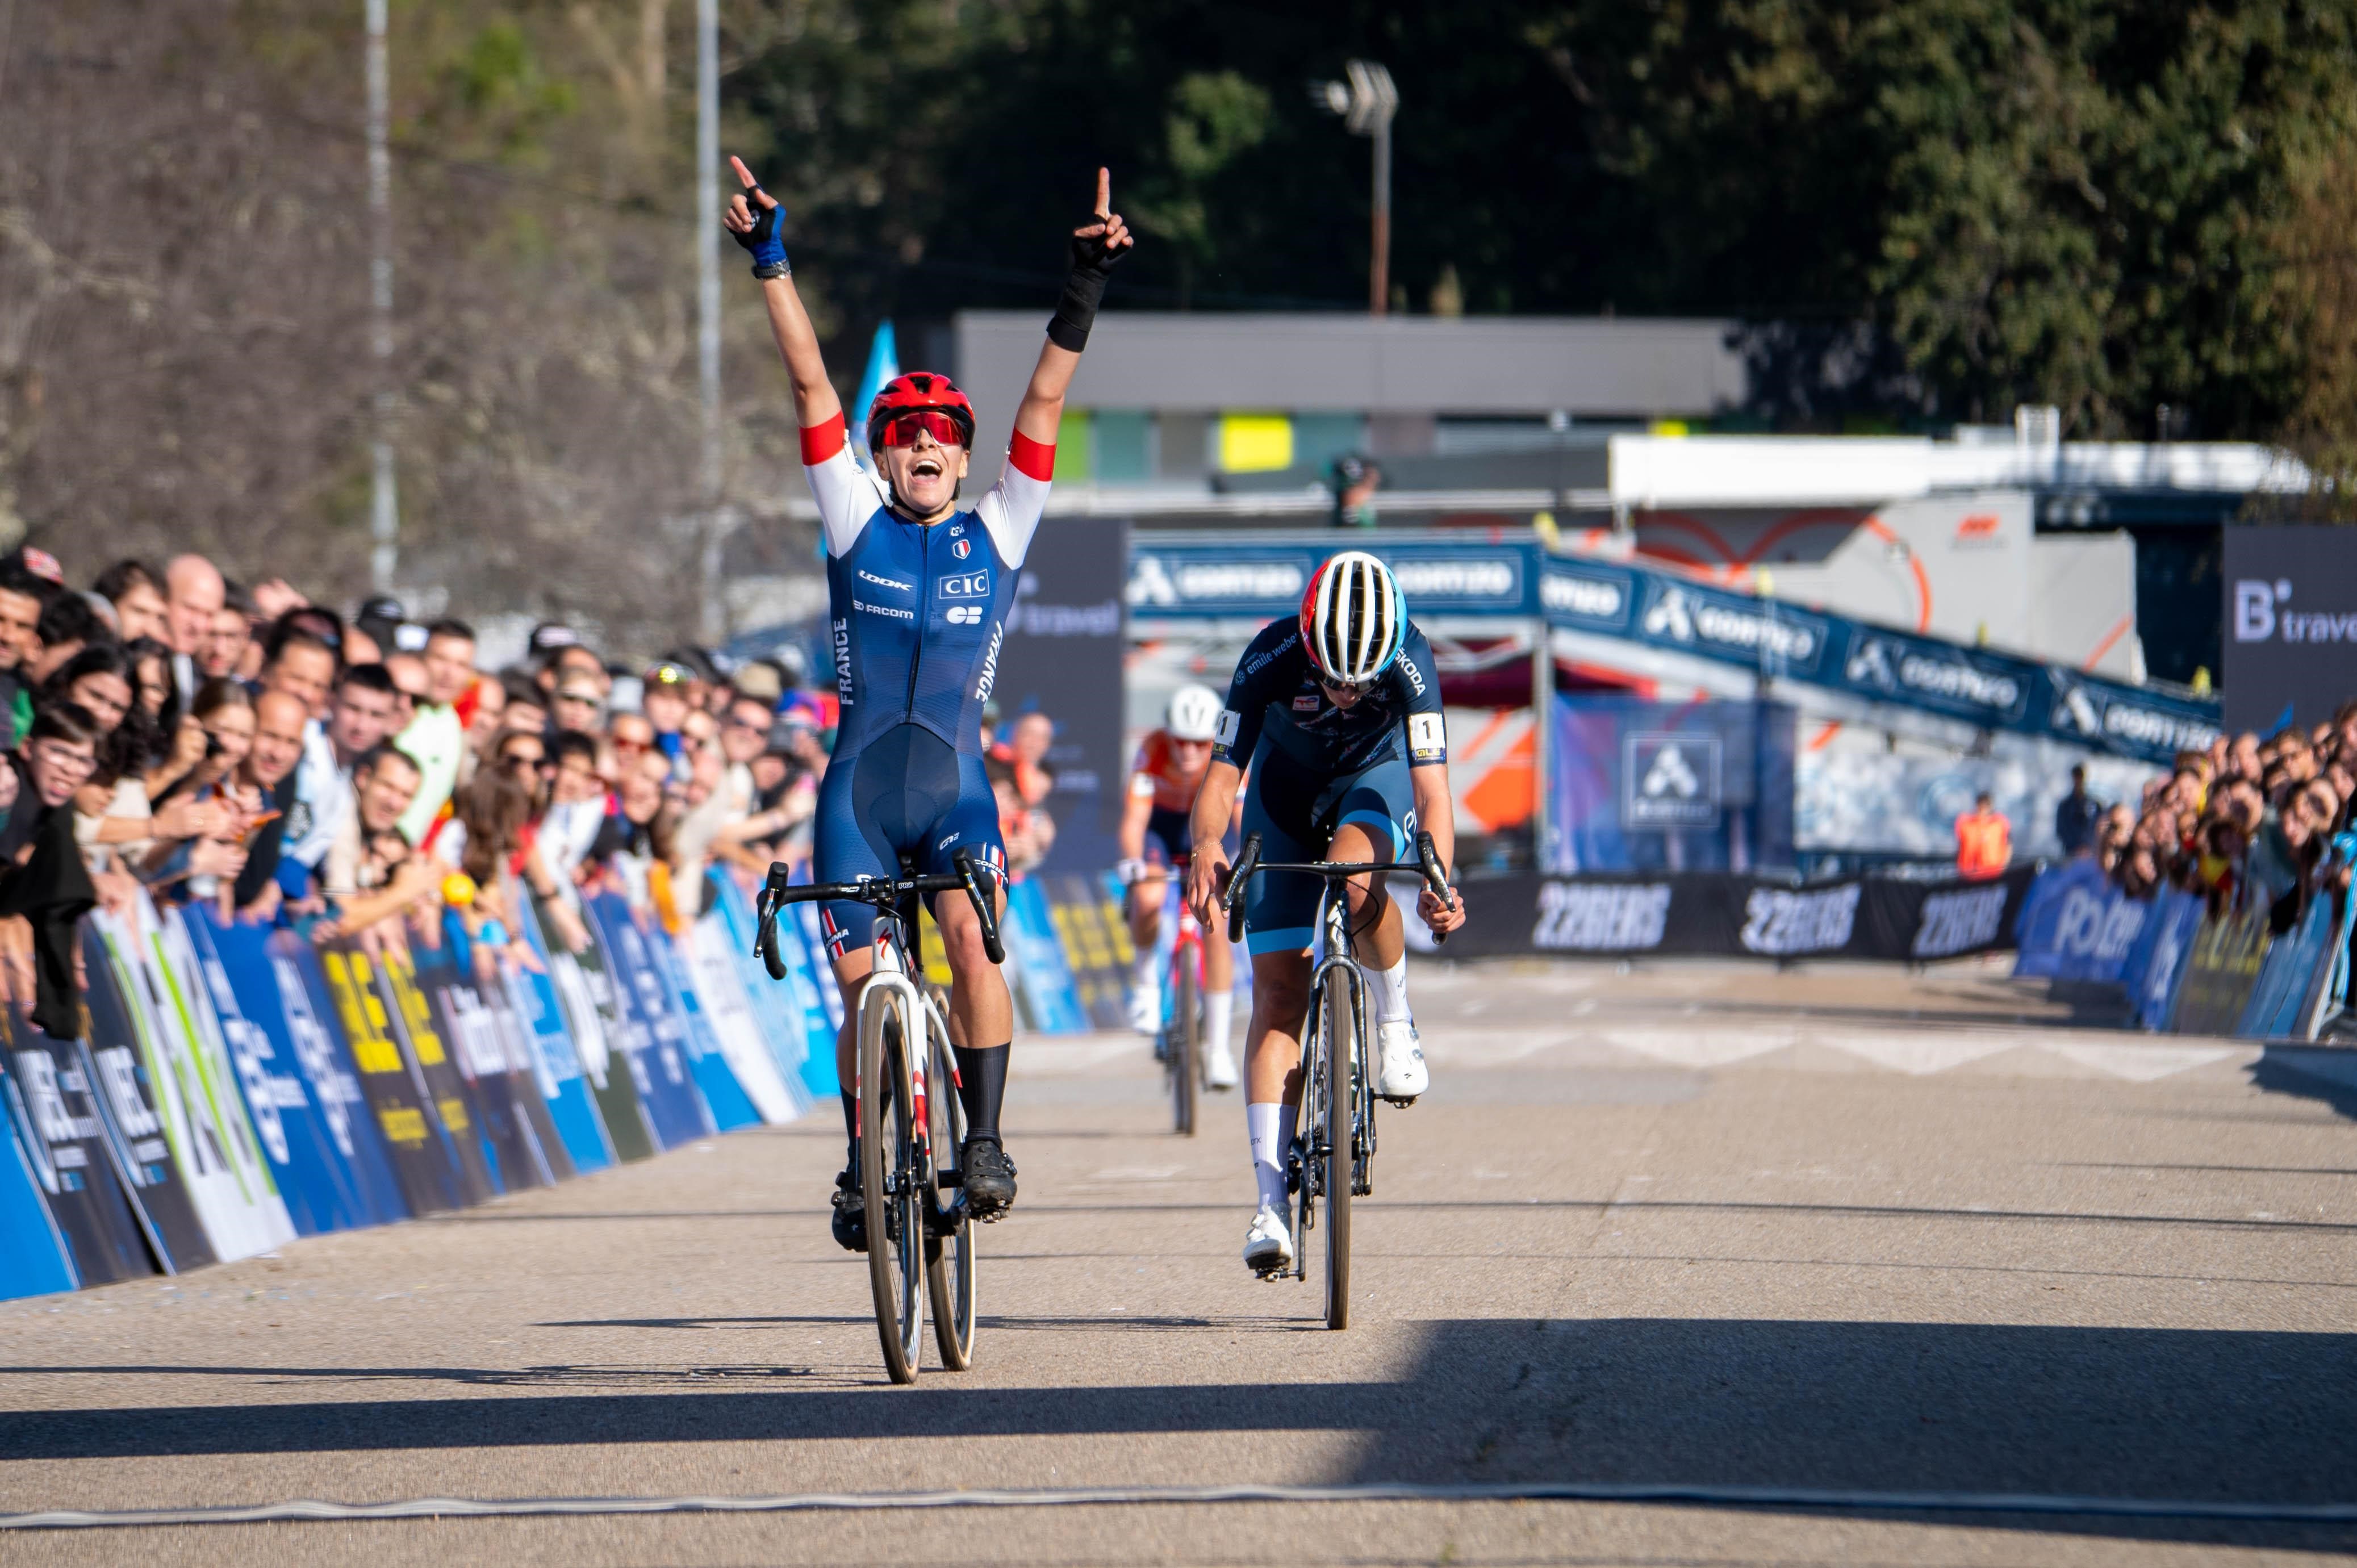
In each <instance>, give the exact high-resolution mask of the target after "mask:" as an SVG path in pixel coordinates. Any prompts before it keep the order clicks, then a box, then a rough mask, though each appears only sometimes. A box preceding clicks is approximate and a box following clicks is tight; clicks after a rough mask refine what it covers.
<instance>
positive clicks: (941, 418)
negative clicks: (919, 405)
mask: <svg viewBox="0 0 2357 1568" xmlns="http://www.w3.org/2000/svg"><path fill="white" fill-rule="evenodd" d="M920 431H921V432H923V433H924V434H925V435H930V436H931V437H932V438H933V439H934V441H935V442H937V443H939V444H940V445H942V446H964V445H965V439H966V437H965V432H964V430H963V429H962V428H960V426H959V424H958V422H957V421H956V420H954V419H952V418H951V417H950V416H949V415H948V414H946V413H937V412H935V411H934V410H932V409H920V410H918V411H917V412H915V413H902V414H896V415H895V416H893V417H892V418H891V419H890V420H888V421H887V422H886V424H885V425H884V440H883V444H884V445H885V446H915V445H916V444H917V435H918V433H919V432H920Z"/></svg>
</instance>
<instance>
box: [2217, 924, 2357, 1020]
mask: <svg viewBox="0 0 2357 1568" xmlns="http://www.w3.org/2000/svg"><path fill="white" fill-rule="evenodd" d="M2339 917H2340V909H2339V907H2338V903H2337V901H2336V900H2334V899H2331V898H2311V899H2310V900H2309V905H2308V908H2307V909H2306V910H2304V911H2302V913H2301V915H2300V918H2299V923H2298V925H2296V926H2294V927H2293V928H2292V929H2290V930H2288V931H2287V932H2286V933H2284V935H2282V936H2281V937H2278V938H2276V940H2274V941H2272V942H2270V943H2268V944H2267V951H2266V958H2264V959H2262V960H2261V961H2260V963H2259V976H2258V980H2257V981H2256V983H2254V984H2253V986H2252V987H2251V999H2250V1001H2249V1002H2248V1003H2246V1004H2244V1007H2243V1015H2242V1017H2241V1018H2240V1019H2239V1020H2237V1021H2236V1023H2235V1025H2234V1033H2236V1034H2237V1035H2241V1036H2244V1037H2245V1038H2248V1039H2255V1040H2312V1039H2314V1038H2315V1037H2316V1031H2317V1026H2318V1025H2319V1023H2320V1022H2321V1021H2322V1019H2321V1014H2322V1004H2323V1002H2324V995H2325V987H2326V985H2327V983H2329V982H2330V978H2331V970H2332V966H2331V956H2332V951H2333V946H2334V939H2335V938H2337V937H2338V936H2340V934H2341V929H2340V924H2339Z"/></svg>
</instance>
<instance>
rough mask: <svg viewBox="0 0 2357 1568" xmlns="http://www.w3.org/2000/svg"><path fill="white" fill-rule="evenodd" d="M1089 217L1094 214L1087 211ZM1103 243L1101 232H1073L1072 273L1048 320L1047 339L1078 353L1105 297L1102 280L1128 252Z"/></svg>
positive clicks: (1058, 346)
mask: <svg viewBox="0 0 2357 1568" xmlns="http://www.w3.org/2000/svg"><path fill="white" fill-rule="evenodd" d="M1090 218H1091V220H1092V221H1095V220H1097V218H1096V214H1094V213H1092V214H1090ZM1130 249H1131V247H1129V246H1127V245H1123V246H1121V247H1119V248H1118V249H1115V248H1114V247H1113V246H1111V245H1108V244H1106V243H1105V236H1104V235H1103V234H1085V235H1084V234H1075V235H1073V236H1072V274H1071V276H1070V277H1068V278H1066V279H1065V280H1064V297H1063V298H1061V299H1060V300H1058V301H1057V302H1056V314H1055V315H1054V316H1053V317H1051V318H1049V322H1048V341H1049V342H1050V343H1053V344H1054V345H1056V347H1057V348H1059V349H1071V351H1072V352H1073V353H1075V354H1077V353H1079V352H1081V351H1082V349H1086V348H1087V347H1088V346H1089V328H1091V327H1093V326H1094V325H1096V319H1097V304H1098V302H1099V301H1101V300H1103V298H1104V291H1105V280H1106V279H1108V278H1110V277H1111V276H1112V275H1113V269H1114V267H1115V266H1117V265H1119V264H1120V263H1121V259H1122V258H1123V257H1124V256H1126V255H1128V254H1129V252H1130Z"/></svg>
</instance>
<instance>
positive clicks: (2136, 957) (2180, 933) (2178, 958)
mask: <svg viewBox="0 0 2357 1568" xmlns="http://www.w3.org/2000/svg"><path fill="white" fill-rule="evenodd" d="M2156 903H2157V906H2158V907H2157V908H2155V909H2154V910H2153V911H2152V913H2150V914H2148V915H2147V916H2146V917H2145V920H2144V929H2143V930H2142V931H2140V932H2139V933H2138V934H2137V937H2136V949H2135V950H2134V951H2132V952H2130V953H2129V955H2128V961H2127V979H2128V1000H2129V1001H2130V1002H2131V1003H2133V1004H2135V1006H2136V1023H2137V1025H2138V1026H2141V1027H2143V1028H2147V1029H2156V1030H2157V1029H2166V1028H2168V1027H2169V1015H2170V1014H2171V1013H2172V1012H2174V1011H2175V1010H2176V1007H2177V987H2178V984H2179V982H2180V981H2182V980H2183V979H2184V977H2185V962H2186V960H2187V959H2188V958H2189V957H2190V955H2191V953H2192V951H2193V934H2194V933H2195V932H2196V931H2198V930H2200V929H2201V912H2202V902H2201V895H2200V894H2197V893H2188V892H2185V891H2183V890H2182V889H2180V888H2176V887H2170V888H2166V889H2164V890H2163V891H2162V892H2161V894H2160V896H2159V897H2158V899H2157V900H2156Z"/></svg>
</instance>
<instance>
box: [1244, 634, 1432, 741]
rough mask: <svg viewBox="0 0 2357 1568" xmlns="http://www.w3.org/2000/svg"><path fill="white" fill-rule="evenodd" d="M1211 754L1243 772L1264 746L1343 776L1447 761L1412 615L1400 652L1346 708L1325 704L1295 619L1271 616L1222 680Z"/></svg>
mask: <svg viewBox="0 0 2357 1568" xmlns="http://www.w3.org/2000/svg"><path fill="white" fill-rule="evenodd" d="M1213 741H1214V744H1213V746H1212V748H1211V757H1212V760H1214V761H1217V762H1227V763H1232V764H1233V765H1235V766H1236V767H1238V768H1243V767H1246V766H1248V765H1250V763H1251V762H1252V759H1253V755H1254V752H1255V750H1257V749H1258V748H1259V747H1260V746H1261V745H1262V744H1263V743H1264V742H1265V743H1266V744H1267V745H1268V746H1270V747H1272V748H1273V749H1275V750H1277V751H1281V752H1283V753H1285V754H1286V757H1287V758H1288V759H1290V760H1291V761H1293V762H1296V763H1298V764H1299V765H1300V766H1301V767H1302V768H1305V769H1307V770H1308V771H1310V772H1314V773H1322V774H1325V775H1328V776H1329V777H1332V778H1340V777H1341V776H1342V775H1344V774H1346V773H1356V772H1358V771H1359V770H1361V768H1367V767H1370V766H1371V765H1372V764H1374V763H1377V762H1380V761H1382V760H1383V759H1384V758H1385V757H1398V756H1401V755H1403V754H1405V757H1406V758H1407V761H1408V765H1409V766H1410V767H1412V768H1422V767H1426V766H1427V765H1429V764H1432V763H1440V762H1447V761H1448V730H1447V726H1446V725H1445V724H1444V722H1443V721H1442V719H1441V714H1440V681H1439V678H1438V676H1437V674H1436V673H1435V671H1434V670H1433V664H1432V644H1431V643H1430V642H1429V641H1427V640H1426V638H1425V635H1424V633H1423V632H1422V631H1420V630H1419V629H1417V628H1416V624H1415V622H1414V621H1412V620H1411V621H1410V622H1408V625H1407V639H1406V641H1405V644H1404V645H1403V646H1402V648H1401V649H1400V656H1399V658H1398V659H1397V660H1394V663H1393V665H1392V667H1391V668H1390V669H1389V670H1387V671H1384V672H1383V679H1381V680H1380V681H1378V682H1375V684H1374V686H1373V687H1372V689H1371V690H1370V691H1369V692H1368V693H1367V694H1366V695H1365V696H1363V697H1361V698H1360V699H1359V700H1358V701H1357V702H1356V703H1352V704H1351V706H1350V707H1348V708H1338V707H1336V706H1335V705H1334V704H1333V703H1331V702H1329V701H1328V700H1327V696H1326V693H1325V690H1324V688H1322V687H1320V686H1319V685H1318V674H1317V671H1315V670H1314V669H1313V668H1312V667H1311V666H1310V663H1309V655H1308V652H1307V651H1306V650H1304V649H1303V648H1302V646H1301V626H1300V623H1299V622H1298V621H1297V620H1296V619H1294V618H1291V617H1287V618H1285V619H1283V620H1276V621H1271V622H1270V623H1269V624H1268V625H1267V626H1266V627H1265V628H1262V630H1261V634H1260V635H1259V636H1258V637H1255V638H1254V639H1252V645H1251V646H1250V647H1248V648H1246V649H1245V650H1244V656H1243V660H1241V661H1239V662H1238V663H1237V665H1236V675H1235V679H1234V680H1233V681H1232V682H1229V685H1228V705H1227V710H1226V711H1225V712H1224V713H1222V714H1220V723H1219V728H1218V729H1217V730H1216V731H1215V732H1214V735H1213Z"/></svg>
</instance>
